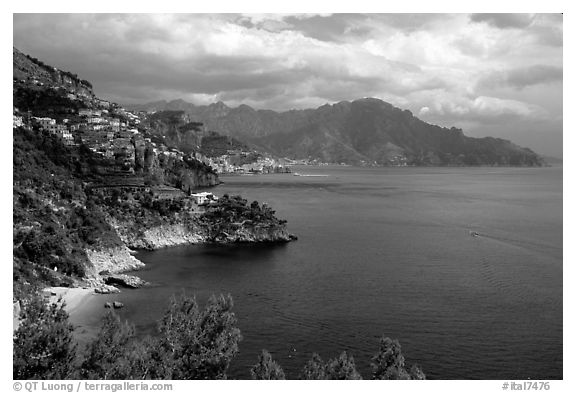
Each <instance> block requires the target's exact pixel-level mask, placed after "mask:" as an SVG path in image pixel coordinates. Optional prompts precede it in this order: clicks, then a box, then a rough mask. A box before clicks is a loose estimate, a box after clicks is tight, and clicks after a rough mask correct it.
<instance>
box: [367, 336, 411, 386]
mask: <svg viewBox="0 0 576 393" xmlns="http://www.w3.org/2000/svg"><path fill="white" fill-rule="evenodd" d="M371 366H372V376H373V378H374V379H410V374H409V373H408V372H407V371H406V367H405V360H404V355H402V348H401V346H400V343H399V342H398V340H392V339H391V338H389V337H382V338H381V339H380V349H379V351H378V353H377V354H376V355H375V356H374V357H373V358H372V363H371Z"/></svg>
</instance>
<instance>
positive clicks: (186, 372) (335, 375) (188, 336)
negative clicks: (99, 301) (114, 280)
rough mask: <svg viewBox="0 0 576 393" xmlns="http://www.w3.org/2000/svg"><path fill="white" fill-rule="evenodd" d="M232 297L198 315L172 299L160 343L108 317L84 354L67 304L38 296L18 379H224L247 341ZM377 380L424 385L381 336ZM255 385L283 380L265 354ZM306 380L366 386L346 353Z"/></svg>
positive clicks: (22, 344) (18, 360)
mask: <svg viewBox="0 0 576 393" xmlns="http://www.w3.org/2000/svg"><path fill="white" fill-rule="evenodd" d="M232 307H233V301H232V298H231V297H230V296H229V295H228V296H223V295H220V296H212V297H210V299H209V300H208V302H207V304H206V306H205V307H204V308H203V309H201V308H200V307H199V306H198V303H197V302H196V299H195V298H193V297H189V296H186V295H185V294H181V295H180V296H178V297H173V298H172V299H171V302H170V306H169V307H168V310H167V311H166V313H165V315H164V317H163V318H162V320H161V321H160V322H159V325H158V334H157V335H156V336H155V337H150V336H147V337H145V338H139V337H137V336H136V334H135V329H134V326H133V325H131V324H129V323H127V322H121V321H120V318H119V317H118V316H117V315H116V314H114V312H113V311H110V312H108V313H107V314H106V315H105V317H104V318H103V321H102V327H101V329H100V331H99V333H98V335H97V336H96V338H95V339H94V340H93V341H92V342H91V343H89V344H88V346H87V349H86V351H85V353H84V354H83V355H80V354H79V351H78V350H77V346H76V345H75V344H74V342H73V336H72V332H73V327H72V325H71V324H70V323H69V322H68V314H67V313H66V312H65V311H64V309H63V305H55V304H52V305H48V304H47V302H46V300H44V299H43V298H42V297H40V296H38V295H35V296H31V297H30V299H29V300H28V301H26V302H24V304H23V308H22V312H21V316H20V317H21V323H20V326H19V328H18V329H17V330H16V331H15V333H14V350H13V351H14V352H13V356H14V362H13V378H14V379H79V378H82V379H140V380H141V379H175V380H178V379H226V378H227V375H226V373H227V371H228V368H229V367H230V362H231V361H232V359H234V357H235V356H236V355H237V354H238V343H239V342H240V340H241V339H242V336H241V334H240V330H239V329H238V327H237V319H236V316H235V315H234V313H233V312H232ZM372 369H373V374H372V378H373V379H425V375H424V373H423V372H422V370H421V369H420V368H419V367H417V366H413V367H412V368H411V369H410V371H407V370H406V365H405V360H404V356H403V355H402V351H401V348H400V344H399V343H398V341H397V340H391V339H390V338H387V337H383V338H382V339H381V340H380V348H379V351H378V353H377V354H376V355H375V356H374V357H373V358H372ZM250 372H251V375H252V378H253V379H266V380H272V379H276V380H278V379H286V375H285V373H284V371H283V370H282V367H281V366H280V365H279V364H278V363H277V362H276V361H274V360H273V359H272V355H271V354H270V353H269V352H267V351H265V350H264V351H262V353H261V354H260V356H259V357H258V362H257V363H256V364H255V365H254V366H253V367H252V368H251V370H250ZM300 378H301V379H317V380H319V379H334V380H345V379H362V377H361V375H360V373H359V372H358V371H357V370H356V365H355V362H354V358H353V357H352V356H351V355H349V354H348V353H347V352H342V353H341V354H340V355H339V356H338V357H336V358H334V359H330V360H328V361H327V362H324V361H323V360H322V358H320V356H319V355H318V354H313V355H312V359H311V360H309V361H308V362H307V363H306V365H305V366H304V369H303V370H302V373H301V374H300Z"/></svg>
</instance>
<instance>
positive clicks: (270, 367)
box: [250, 350, 286, 380]
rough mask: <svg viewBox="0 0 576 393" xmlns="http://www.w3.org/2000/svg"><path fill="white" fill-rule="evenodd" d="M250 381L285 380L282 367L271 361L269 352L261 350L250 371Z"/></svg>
mask: <svg viewBox="0 0 576 393" xmlns="http://www.w3.org/2000/svg"><path fill="white" fill-rule="evenodd" d="M250 374H251V375H252V379H267V380H268V379H270V380H271V379H286V376H285V375H284V371H283V370H282V367H280V365H279V364H278V363H277V362H275V361H274V360H272V355H270V352H268V351H266V350H263V351H262V353H261V354H260V355H259V356H258V363H256V364H255V365H254V366H253V367H252V369H251V370H250Z"/></svg>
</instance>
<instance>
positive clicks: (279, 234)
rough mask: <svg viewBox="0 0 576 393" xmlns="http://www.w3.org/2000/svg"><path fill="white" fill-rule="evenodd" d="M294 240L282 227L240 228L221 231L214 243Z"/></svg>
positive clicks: (294, 237)
mask: <svg viewBox="0 0 576 393" xmlns="http://www.w3.org/2000/svg"><path fill="white" fill-rule="evenodd" d="M292 240H296V236H294V235H292V234H290V233H288V231H287V230H286V227H285V226H283V225H272V226H267V225H266V226H259V225H256V226H250V227H240V228H237V229H236V230H234V231H223V232H222V233H221V234H219V235H218V236H217V237H216V238H214V241H215V242H216V243H287V242H290V241H292Z"/></svg>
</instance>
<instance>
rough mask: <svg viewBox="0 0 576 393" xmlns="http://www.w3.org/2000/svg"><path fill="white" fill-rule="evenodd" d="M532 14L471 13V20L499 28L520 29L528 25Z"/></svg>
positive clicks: (530, 22) (532, 17) (531, 19)
mask: <svg viewBox="0 0 576 393" xmlns="http://www.w3.org/2000/svg"><path fill="white" fill-rule="evenodd" d="M533 19H534V16H533V15H532V14H472V15H470V20H472V21H473V22H486V23H488V24H489V25H492V26H494V27H498V28H500V29H522V28H526V27H528V26H530V24H532V21H533Z"/></svg>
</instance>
